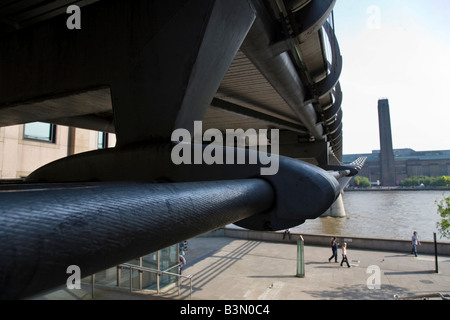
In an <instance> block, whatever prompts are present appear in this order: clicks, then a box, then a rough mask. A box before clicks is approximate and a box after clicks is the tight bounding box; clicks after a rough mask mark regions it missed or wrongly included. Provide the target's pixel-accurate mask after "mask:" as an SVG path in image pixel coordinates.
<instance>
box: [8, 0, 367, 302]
mask: <svg viewBox="0 0 450 320" xmlns="http://www.w3.org/2000/svg"><path fill="white" fill-rule="evenodd" d="M334 3H335V1H333V0H170V1H159V0H154V1H150V0H134V1H124V0H108V1H100V0H83V1H63V0H57V1H45V0H30V1H28V0H21V1H2V2H0V48H1V50H0V126H10V125H16V124H24V123H29V122H35V121H42V122H49V123H53V124H60V125H66V126H72V127H78V128H86V129H92V130H97V131H104V132H110V133H115V134H116V137H117V145H116V147H115V148H111V149H106V150H98V151H94V152H88V153H83V154H79V155H75V156H71V157H67V158H65V159H61V160H58V161H56V162H54V163H50V164H49V165H46V166H44V167H42V168H40V169H38V170H37V171H36V172H34V173H33V174H31V175H30V176H29V177H28V178H27V181H26V182H25V183H24V184H22V185H14V186H7V187H4V189H2V190H0V213H1V216H0V225H1V227H0V228H2V229H3V230H1V231H0V257H1V259H0V261H1V262H0V283H1V285H0V291H1V292H0V297H3V298H21V297H26V296H29V295H31V294H34V293H37V292H39V291H42V290H45V289H48V288H52V287H54V286H57V285H60V284H63V283H65V280H66V277H67V274H66V268H67V266H69V265H73V264H75V265H78V266H80V268H81V270H82V274H83V275H84V276H87V275H90V274H93V273H95V272H97V271H99V270H103V269H106V268H108V267H111V266H114V265H117V264H119V263H122V262H125V261H127V260H129V259H132V258H134V257H136V256H139V255H143V254H146V253H149V252H152V251H156V250H158V249H161V248H163V247H164V246H168V245H171V244H174V243H177V242H179V241H181V240H184V239H186V238H189V237H193V236H196V235H199V234H202V233H204V232H207V231H210V230H214V229H215V228H219V227H222V226H225V225H227V224H229V223H236V224H238V225H240V226H242V227H246V228H250V229H256V230H280V229H284V228H289V227H293V226H296V225H299V224H301V223H303V222H304V221H305V220H306V219H314V218H317V217H319V216H320V215H322V214H323V213H324V212H325V211H326V210H327V209H328V208H329V207H330V206H331V205H332V204H333V202H334V201H335V200H336V199H337V198H338V196H339V194H340V192H341V190H342V188H343V187H344V186H345V185H346V183H347V181H348V179H350V177H351V176H352V175H354V174H356V172H357V170H358V168H359V166H360V165H361V163H356V164H350V165H342V164H341V163H340V162H341V160H342V143H343V141H342V109H341V102H342V93H341V88H340V85H339V81H338V80H339V75H340V72H341V68H342V58H341V54H340V51H339V46H338V43H337V39H336V37H335V33H334V23H333V14H332V9H333V6H334ZM69 5H74V6H75V7H71V8H72V9H73V8H75V9H78V10H75V9H74V11H68V10H67V9H68V6H69ZM77 19H78V21H76V20H77ZM70 21H76V22H78V23H79V25H78V27H79V28H70V27H69V22H70ZM200 121H201V122H200ZM199 123H201V130H202V132H203V131H205V132H207V131H208V130H209V131H210V132H214V133H215V143H216V144H215V145H214V146H211V145H208V143H207V142H205V140H204V139H203V140H202V136H201V135H200V138H199V136H198V132H196V127H195V125H196V124H197V125H198V124H199ZM177 129H185V131H183V132H185V133H188V134H189V137H190V138H191V140H192V141H190V142H192V143H191V144H188V143H186V141H185V140H183V141H182V142H180V141H179V139H178V138H176V139H174V137H173V133H174V132H175V131H176V130H177ZM236 129H243V130H244V131H246V132H247V133H248V132H250V131H248V130H255V132H257V133H260V134H259V135H258V137H259V138H260V139H259V140H258V144H257V146H256V148H250V147H248V148H247V149H246V150H245V152H244V153H242V158H241V159H238V158H239V150H238V149H239V148H236V147H233V146H226V145H222V146H221V145H220V143H219V142H220V141H225V140H226V135H227V132H228V131H227V130H236ZM211 130H214V131H211ZM217 133H219V135H220V137H218V134H217ZM261 133H263V134H261ZM266 133H267V134H266ZM263 136H264V137H263ZM262 138H264V139H262ZM173 140H176V141H173ZM263 141H266V142H263ZM174 149H176V150H182V151H181V152H180V153H179V154H178V155H181V157H182V158H183V159H185V160H186V159H187V160H186V161H185V162H183V163H181V164H180V163H177V161H174V158H173V155H174ZM266 150H268V151H270V152H271V153H267V152H265V151H266ZM205 154H207V155H210V156H212V157H213V158H214V159H215V160H216V161H215V162H214V163H208V162H207V161H204V159H201V158H202V157H203V158H204V157H205ZM199 159H200V160H199ZM202 160H203V161H202ZM230 160H235V161H230ZM239 160H240V161H239ZM275 162H276V166H275V165H274V163H275ZM189 163H192V164H189ZM271 168H272V169H273V168H275V171H274V172H271V173H270V174H263V172H264V171H263V170H264V169H267V170H269V169H271ZM269 171H270V170H269ZM131 248H132V249H131Z"/></svg>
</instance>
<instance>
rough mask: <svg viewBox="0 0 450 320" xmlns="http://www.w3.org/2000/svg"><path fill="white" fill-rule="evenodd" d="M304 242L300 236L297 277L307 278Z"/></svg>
mask: <svg viewBox="0 0 450 320" xmlns="http://www.w3.org/2000/svg"><path fill="white" fill-rule="evenodd" d="M304 251H305V246H304V240H303V237H302V236H301V235H300V236H299V237H298V241H297V277H298V278H304V277H305V259H304Z"/></svg>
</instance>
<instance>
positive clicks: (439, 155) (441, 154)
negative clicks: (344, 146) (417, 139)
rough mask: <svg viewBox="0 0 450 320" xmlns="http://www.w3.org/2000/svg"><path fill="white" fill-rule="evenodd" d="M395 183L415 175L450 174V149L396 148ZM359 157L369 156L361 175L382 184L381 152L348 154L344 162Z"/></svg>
mask: <svg viewBox="0 0 450 320" xmlns="http://www.w3.org/2000/svg"><path fill="white" fill-rule="evenodd" d="M393 154H394V166H395V172H394V178H395V180H394V181H395V185H398V184H399V183H400V182H401V181H402V180H404V179H406V178H408V177H414V176H428V177H439V176H450V150H437V151H415V150H412V149H394V150H393ZM359 157H367V160H366V163H365V165H364V167H363V168H362V169H361V171H360V172H359V175H361V176H364V177H367V178H369V180H370V182H371V183H372V184H374V185H376V184H377V183H379V184H380V185H381V184H382V183H381V181H382V174H381V172H382V171H381V170H382V169H381V152H380V151H379V150H374V151H372V153H364V154H347V155H344V156H343V162H344V163H351V162H353V161H355V160H356V159H358V158H359Z"/></svg>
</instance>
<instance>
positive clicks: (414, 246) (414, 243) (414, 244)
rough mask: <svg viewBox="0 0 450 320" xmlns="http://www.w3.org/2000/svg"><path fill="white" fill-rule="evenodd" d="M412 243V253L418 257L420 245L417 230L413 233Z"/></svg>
mask: <svg viewBox="0 0 450 320" xmlns="http://www.w3.org/2000/svg"><path fill="white" fill-rule="evenodd" d="M411 244H412V254H413V255H415V256H416V257H417V246H420V241H419V237H418V236H417V231H414V232H413V235H412V237H411Z"/></svg>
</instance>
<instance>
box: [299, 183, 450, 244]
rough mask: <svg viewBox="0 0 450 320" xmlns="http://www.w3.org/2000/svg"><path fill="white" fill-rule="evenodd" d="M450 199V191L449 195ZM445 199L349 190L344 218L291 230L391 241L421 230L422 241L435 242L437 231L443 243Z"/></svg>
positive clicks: (433, 193) (430, 193)
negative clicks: (441, 209) (439, 225)
mask: <svg viewBox="0 0 450 320" xmlns="http://www.w3.org/2000/svg"><path fill="white" fill-rule="evenodd" d="M445 196H450V191H446V192H445ZM443 197H444V191H429V190H420V191H346V192H345V193H344V197H343V201H344V206H345V212H346V216H345V217H343V218H333V217H325V218H317V219H315V220H307V221H306V222H305V223H304V224H302V225H300V226H298V227H294V228H292V229H291V231H292V232H298V233H312V234H329V235H336V236H348V237H351V236H355V237H370V238H387V239H403V240H409V239H411V236H412V233H413V231H417V232H418V234H419V238H420V239H421V240H430V241H432V240H433V232H436V234H437V240H438V241H439V242H450V239H446V238H441V237H440V235H439V232H438V231H437V228H436V223H437V222H438V221H439V220H440V216H439V214H438V212H437V205H436V203H435V202H436V200H438V201H440V200H441V199H443Z"/></svg>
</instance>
